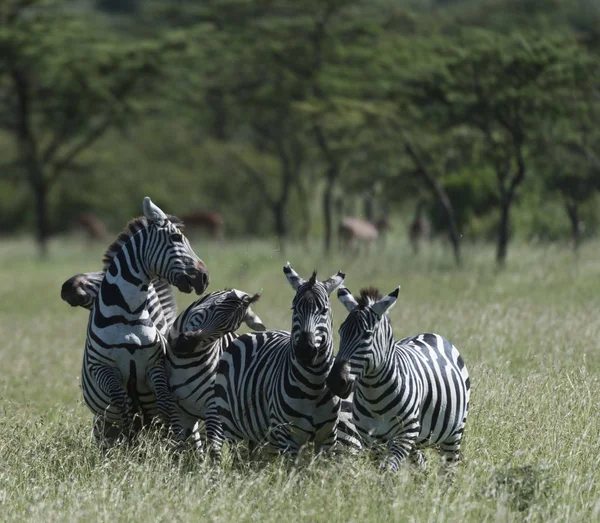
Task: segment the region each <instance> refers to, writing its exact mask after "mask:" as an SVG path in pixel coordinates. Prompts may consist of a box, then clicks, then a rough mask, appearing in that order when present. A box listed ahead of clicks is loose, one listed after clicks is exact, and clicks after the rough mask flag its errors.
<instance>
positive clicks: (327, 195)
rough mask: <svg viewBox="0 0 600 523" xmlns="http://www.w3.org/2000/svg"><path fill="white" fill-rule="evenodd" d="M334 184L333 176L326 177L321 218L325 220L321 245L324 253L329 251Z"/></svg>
mask: <svg viewBox="0 0 600 523" xmlns="http://www.w3.org/2000/svg"><path fill="white" fill-rule="evenodd" d="M334 184H335V177H334V176H328V177H327V185H326V186H325V192H324V193H323V219H324V221H325V238H324V242H325V243H324V244H323V247H324V248H325V252H326V253H330V252H331V240H332V237H333V218H332V212H331V211H332V209H333V187H334Z"/></svg>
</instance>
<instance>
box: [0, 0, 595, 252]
mask: <svg viewBox="0 0 600 523" xmlns="http://www.w3.org/2000/svg"><path fill="white" fill-rule="evenodd" d="M599 53H600V3H598V2H596V1H594V0H437V1H434V0H412V1H407V0H263V1H258V0H257V1H250V0H205V1H202V2H195V1H186V0H178V1H172V0H170V1H167V0H146V1H142V0H96V1H92V0H72V1H66V2H65V1H59V0H3V1H2V2H1V3H0V159H1V165H0V231H1V232H2V233H3V234H5V235H14V234H23V233H27V234H35V237H36V238H37V240H38V242H39V245H40V248H41V252H42V254H44V253H46V251H47V241H48V238H50V237H51V236H53V235H62V234H68V233H70V232H72V231H73V230H74V226H75V219H76V217H77V216H78V215H79V214H80V213H81V212H84V211H92V212H94V213H95V214H96V215H97V216H99V217H100V218H101V219H102V220H103V221H104V222H105V223H106V224H107V226H108V227H109V229H110V230H114V231H117V230H119V229H120V228H121V227H122V226H123V225H124V224H125V223H126V222H127V221H128V220H129V219H130V218H131V217H132V216H136V215H138V214H139V213H140V209H139V208H140V201H141V199H142V197H143V196H145V195H151V196H152V197H153V199H154V200H155V201H156V202H157V203H159V204H160V205H163V206H164V207H165V209H166V210H167V211H168V212H171V213H173V214H177V215H182V214H184V213H186V212H188V211H191V210H193V209H197V208H203V209H210V210H214V211H217V212H219V213H220V214H221V215H222V216H223V218H224V221H225V227H226V235H227V236H228V237H236V236H238V237H239V236H244V237H248V236H250V237H276V238H277V240H278V242H279V243H280V244H282V243H283V242H284V241H285V240H286V239H290V238H291V239H295V240H297V239H301V240H303V241H304V242H306V244H307V245H309V246H319V247H320V246H321V245H323V248H324V249H325V251H328V250H330V249H331V248H332V247H333V246H334V245H335V244H334V239H335V232H336V227H337V224H338V223H339V221H340V219H341V218H342V217H343V216H347V215H357V216H363V217H365V218H367V219H371V220H376V219H378V218H380V217H381V216H388V217H389V219H390V220H391V222H392V224H393V226H394V230H393V231H391V232H390V234H394V235H400V236H403V237H404V236H405V235H406V227H405V225H406V224H407V223H408V221H409V220H410V218H411V216H412V215H413V214H414V209H415V208H416V206H417V205H418V203H419V202H420V201H422V202H423V205H424V206H425V209H426V210H427V214H428V216H429V217H430V219H431V221H432V225H433V230H434V232H435V233H436V234H437V235H438V236H439V237H440V238H449V239H450V243H449V245H451V246H453V249H454V255H455V257H456V259H457V260H459V258H460V250H461V246H462V245H463V244H464V243H465V242H494V243H495V245H496V249H495V253H496V254H495V258H496V261H497V262H498V263H500V264H502V263H503V262H504V261H505V259H506V256H507V251H508V244H509V241H510V239H511V238H515V237H518V238H521V239H523V240H526V241H530V242H567V241H569V242H571V243H572V245H573V246H574V247H578V246H579V244H580V243H581V241H583V240H584V239H585V238H588V237H591V236H594V235H596V233H597V230H598V223H599V221H600V210H599V207H598V194H597V189H598V186H599V185H600V158H599V156H598V148H599V145H600V131H599V130H598V127H597V126H596V125H594V123H595V122H596V121H597V116H598V110H599V108H600V96H599V95H600V82H599V79H600V67H599V65H600V61H599ZM449 252H450V251H449Z"/></svg>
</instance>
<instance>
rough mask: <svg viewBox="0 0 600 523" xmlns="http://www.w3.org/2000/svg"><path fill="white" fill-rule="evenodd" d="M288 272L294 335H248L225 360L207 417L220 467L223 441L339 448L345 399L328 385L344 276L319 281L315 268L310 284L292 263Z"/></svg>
mask: <svg viewBox="0 0 600 523" xmlns="http://www.w3.org/2000/svg"><path fill="white" fill-rule="evenodd" d="M283 272H284V274H285V275H286V277H287V279H288V282H289V283H290V285H291V286H292V288H293V289H294V290H295V291H296V296H295V297H294V300H293V302H292V331H291V333H290V332H286V331H281V330H268V331H265V332H258V333H251V334H242V335H241V336H240V337H239V338H237V339H236V340H234V341H232V342H231V343H230V345H229V347H228V348H227V349H226V350H225V352H224V353H223V355H222V356H221V359H220V361H219V368H218V372H217V377H216V381H215V392H214V404H213V405H212V406H210V407H209V415H207V419H206V433H207V438H208V441H209V445H210V452H211V454H212V457H213V458H214V460H215V461H216V462H219V460H220V455H221V447H222V444H223V440H224V438H227V439H230V440H234V441H235V440H238V441H239V440H245V441H248V442H249V443H250V446H251V447H252V446H254V445H256V444H259V443H263V442H266V443H268V444H269V445H270V446H271V448H275V449H276V450H278V451H280V452H287V453H289V454H290V455H291V456H292V457H294V456H296V455H297V453H298V451H299V449H300V447H301V446H302V445H304V444H305V443H308V442H311V441H312V442H314V443H315V445H316V447H317V448H318V449H319V450H324V451H325V450H328V449H330V448H332V447H333V445H334V444H335V443H336V438H337V424H338V415H339V411H340V400H339V398H338V397H336V396H334V395H333V394H332V393H331V391H330V390H329V389H328V387H327V386H326V384H325V380H326V378H327V375H328V374H329V371H330V370H331V366H332V365H333V359H334V358H333V337H332V326H331V323H332V315H331V307H330V302H329V295H330V294H331V293H332V292H333V291H334V290H335V289H336V288H337V287H338V286H339V285H341V284H342V282H343V281H344V277H345V275H344V274H343V273H342V272H338V273H337V274H335V275H333V276H332V277H331V278H329V279H327V280H325V281H323V282H320V281H317V273H316V271H315V272H313V274H312V276H311V277H310V279H309V280H308V281H306V280H304V279H302V278H301V277H300V276H298V274H297V273H296V271H294V270H293V269H292V267H291V265H290V263H289V262H288V263H287V264H286V265H285V267H284V268H283Z"/></svg>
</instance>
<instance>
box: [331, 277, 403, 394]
mask: <svg viewBox="0 0 600 523" xmlns="http://www.w3.org/2000/svg"><path fill="white" fill-rule="evenodd" d="M399 291H400V287H398V288H396V290H394V291H393V292H391V293H390V294H388V295H387V296H383V297H381V295H380V294H379V291H378V290H377V289H373V288H367V289H362V290H361V291H360V298H359V299H358V301H357V300H356V299H355V298H354V297H353V296H352V294H351V293H350V291H349V290H348V289H347V288H346V287H341V288H340V289H339V290H338V298H339V300H340V301H341V302H342V304H343V305H344V306H345V307H346V309H348V311H349V312H350V314H348V316H347V317H346V319H345V320H344V322H343V323H342V325H341V326H340V330H339V332H340V349H339V351H338V353H337V356H336V358H335V363H334V365H333V368H332V369H331V372H330V373H329V376H328V378H327V385H328V386H329V388H330V389H331V391H332V392H333V393H334V394H336V395H337V396H340V397H341V398H347V397H348V396H349V395H350V392H352V387H353V384H354V380H356V379H361V378H365V377H368V376H370V375H373V374H377V372H378V369H379V368H380V367H381V365H382V363H383V362H385V361H386V359H387V357H388V356H389V351H390V347H392V346H393V345H394V335H393V332H392V326H391V324H390V320H389V318H388V315H387V311H388V310H389V309H390V308H391V307H392V306H393V305H394V303H396V300H397V299H398V292H399Z"/></svg>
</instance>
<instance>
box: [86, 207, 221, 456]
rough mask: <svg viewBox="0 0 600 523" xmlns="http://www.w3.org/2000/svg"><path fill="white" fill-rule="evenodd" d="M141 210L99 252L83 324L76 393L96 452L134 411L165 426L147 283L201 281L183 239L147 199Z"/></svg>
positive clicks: (163, 380)
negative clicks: (90, 416) (95, 286)
mask: <svg viewBox="0 0 600 523" xmlns="http://www.w3.org/2000/svg"><path fill="white" fill-rule="evenodd" d="M143 210H144V216H141V217H139V218H136V219H134V220H133V221H132V222H130V223H129V224H128V225H127V226H126V228H125V230H124V231H123V232H122V233H121V234H120V235H119V237H118V238H117V239H116V240H115V242H114V243H113V244H112V245H111V246H110V247H109V248H108V250H107V251H106V254H105V256H104V273H105V274H104V277H103V278H102V281H101V283H100V288H99V290H98V295H97V297H96V299H95V300H94V301H93V303H92V306H91V311H90V318H89V321H88V328H87V338H86V343H85V349H84V356H83V365H82V373H81V376H82V377H81V389H82V393H83V399H84V401H85V403H86V405H87V406H88V407H89V408H90V410H91V411H92V412H93V413H94V424H93V427H94V430H93V432H94V438H95V440H96V442H97V443H98V444H99V445H100V446H101V447H106V446H110V445H112V444H113V443H114V442H116V441H117V439H118V438H119V437H120V436H121V435H128V432H129V429H130V428H131V425H132V419H133V414H134V413H137V412H141V414H142V416H143V418H144V422H146V420H147V419H148V420H151V419H154V418H156V417H159V418H160V419H161V420H162V422H163V423H164V424H165V425H167V426H168V425H169V424H170V420H171V417H172V411H173V401H172V397H171V393H170V391H169V388H168V384H167V377H166V372H165V357H164V351H165V344H166V339H165V337H164V336H163V335H162V334H161V332H160V331H159V330H158V328H157V327H156V325H154V324H153V323H152V321H151V320H150V314H149V311H148V308H147V305H148V288H149V284H150V282H151V280H153V279H164V280H166V281H167V282H168V283H170V284H172V285H175V286H176V287H177V288H178V289H179V290H180V291H182V292H186V293H189V292H191V291H192V289H193V290H195V291H196V293H198V294H201V293H202V292H204V291H205V290H206V288H207V286H208V283H209V277H208V270H207V269H206V265H205V264H204V262H203V261H202V260H200V259H199V258H198V256H197V255H196V254H195V253H194V251H193V250H192V248H191V246H190V244H189V242H188V241H187V239H186V238H185V236H184V235H183V233H182V224H181V222H179V221H178V219H177V218H175V217H169V216H167V215H166V214H165V213H164V212H163V211H162V210H161V209H160V208H159V207H157V206H156V205H155V204H153V203H152V201H151V200H150V198H148V197H146V198H144V201H143ZM173 429H174V430H178V427H173Z"/></svg>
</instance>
